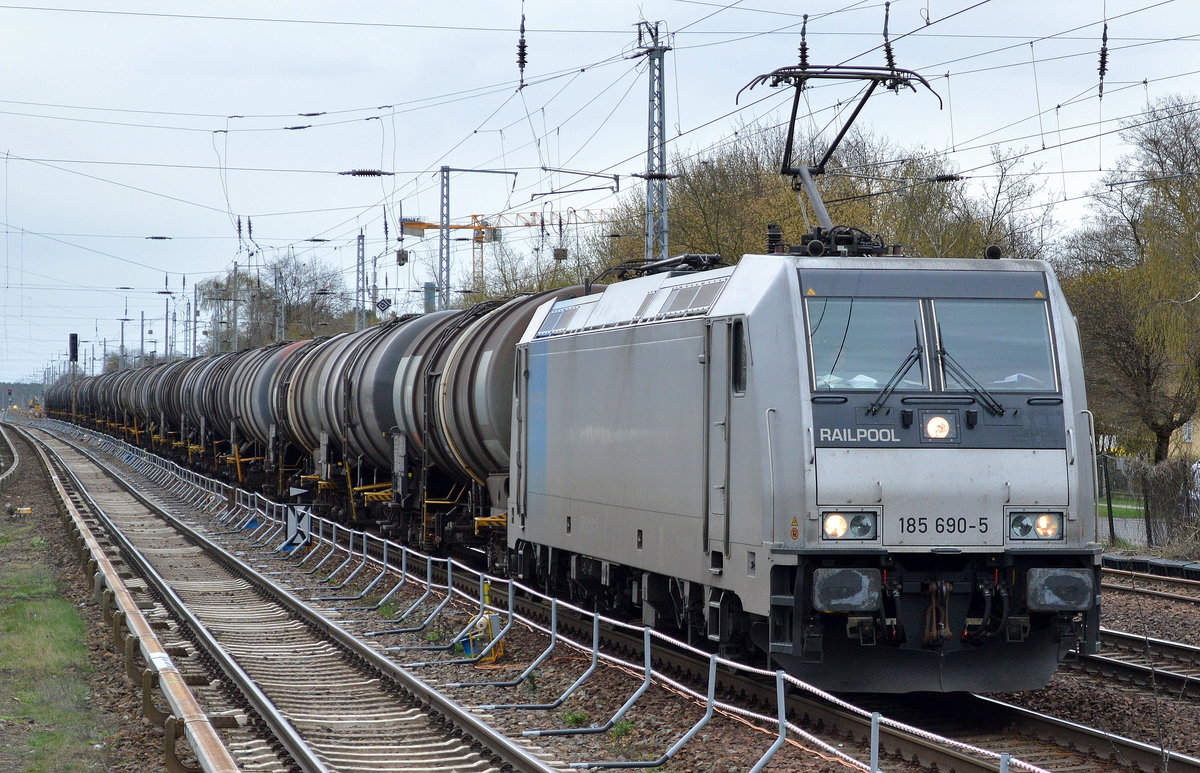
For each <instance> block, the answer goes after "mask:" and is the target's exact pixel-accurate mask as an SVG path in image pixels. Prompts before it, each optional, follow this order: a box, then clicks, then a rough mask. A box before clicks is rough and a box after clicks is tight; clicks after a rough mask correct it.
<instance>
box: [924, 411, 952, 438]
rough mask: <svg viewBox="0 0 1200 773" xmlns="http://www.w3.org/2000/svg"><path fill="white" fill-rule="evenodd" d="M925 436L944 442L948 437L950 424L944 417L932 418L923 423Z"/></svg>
mask: <svg viewBox="0 0 1200 773" xmlns="http://www.w3.org/2000/svg"><path fill="white" fill-rule="evenodd" d="M925 434H926V435H927V436H928V437H931V438H933V439H934V440H945V439H946V438H948V437H950V422H949V421H947V420H946V417H945V416H934V417H932V418H931V419H929V421H927V422H925Z"/></svg>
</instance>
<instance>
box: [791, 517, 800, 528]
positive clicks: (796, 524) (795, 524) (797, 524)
mask: <svg viewBox="0 0 1200 773" xmlns="http://www.w3.org/2000/svg"><path fill="white" fill-rule="evenodd" d="M792 525H793V526H799V525H800V522H799V521H797V520H796V519H795V518H793V519H792Z"/></svg>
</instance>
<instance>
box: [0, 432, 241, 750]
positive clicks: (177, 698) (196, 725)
mask: <svg viewBox="0 0 1200 773" xmlns="http://www.w3.org/2000/svg"><path fill="white" fill-rule="evenodd" d="M16 431H17V432H21V434H22V435H23V436H25V437H26V438H27V439H28V440H29V441H30V443H31V445H32V446H33V448H34V450H36V451H37V453H38V456H39V457H41V459H42V462H43V464H45V466H46V473H47V475H48V476H49V478H50V481H51V483H52V484H53V486H54V489H55V491H56V492H57V493H58V496H59V499H60V501H61V502H62V504H63V507H64V509H65V516H64V521H67V522H68V523H69V524H70V525H72V526H73V527H74V529H75V532H76V534H77V535H78V537H79V543H80V545H79V546H80V547H81V548H83V549H85V550H86V551H87V553H88V554H89V555H90V556H91V559H90V561H89V564H94V565H95V567H96V575H97V576H96V580H97V581H98V582H103V584H104V585H105V586H107V588H108V591H109V592H110V593H111V594H112V600H113V603H114V604H115V605H116V607H117V610H116V611H114V615H115V614H118V613H119V614H120V615H121V616H122V617H121V620H120V622H118V621H117V620H114V621H113V626H114V629H115V628H117V627H118V625H119V624H123V625H124V626H125V627H127V628H128V629H129V632H130V633H131V634H132V635H133V637H134V638H136V640H137V644H138V647H139V649H140V650H141V653H142V657H143V659H144V660H145V661H146V664H147V665H148V666H149V668H150V669H151V671H152V672H153V673H154V674H156V675H157V677H158V683H159V687H160V689H161V690H162V693H163V696H164V697H165V698H166V700H167V704H168V705H169V706H170V708H171V716H170V717H168V718H167V724H168V725H169V727H168V728H167V732H168V743H167V754H168V755H173V754H174V743H172V742H171V741H170V739H171V738H172V737H173V733H174V732H175V730H176V729H177V723H182V725H183V733H184V735H185V737H186V738H187V740H188V743H189V745H190V746H191V747H192V751H193V752H194V753H195V755H196V759H197V761H198V762H199V763H200V767H201V768H202V769H203V770H204V771H205V772H206V773H237V771H239V770H240V768H239V767H238V764H237V761H236V760H234V758H233V755H232V754H230V752H229V749H228V748H226V746H225V743H224V741H222V740H221V736H220V735H219V734H218V733H217V731H216V728H214V727H213V724H212V722H210V721H209V718H208V715H207V714H206V713H205V712H204V709H203V708H202V707H201V706H200V703H199V702H198V701H197V700H196V696H195V695H194V694H193V693H192V691H191V689H190V688H189V687H188V685H187V683H186V681H185V680H184V677H183V674H181V673H180V672H179V669H178V668H177V667H176V666H175V664H174V661H173V660H172V658H171V656H170V654H169V653H168V652H167V649H166V647H164V646H163V643H162V641H161V640H160V639H159V638H158V636H157V635H156V634H155V632H154V629H153V627H152V626H151V625H150V622H149V621H148V620H147V619H146V617H145V615H143V614H142V612H141V609H140V608H139V607H138V602H137V600H136V599H134V597H133V595H132V594H131V593H130V592H129V589H128V587H127V586H126V585H125V583H124V581H122V579H121V577H120V574H119V572H118V570H117V568H116V567H114V566H113V564H112V562H111V561H110V560H109V559H108V557H107V556H106V555H105V552H104V548H103V547H102V546H101V545H100V542H99V541H98V540H97V539H96V536H95V534H94V533H93V532H92V530H91V528H90V527H89V526H88V524H87V521H86V520H85V519H84V517H83V514H82V513H80V512H79V508H78V507H76V505H75V503H74V502H73V501H71V496H70V494H69V493H68V492H67V490H66V487H65V486H63V482H62V479H61V478H60V476H59V475H58V473H57V472H55V471H54V469H53V467H52V466H51V463H50V459H49V458H48V457H47V455H46V450H45V449H44V447H43V446H42V444H40V443H38V442H36V441H34V440H33V438H32V437H30V436H28V435H27V434H26V433H24V432H23V431H22V430H19V429H18V430H16ZM3 433H4V430H3V428H2V427H0V434H3ZM4 439H5V441H6V442H8V443H9V446H10V447H11V448H13V455H14V458H15V457H16V447H15V446H13V444H12V442H11V440H10V439H9V438H8V436H7V435H6V434H5V435H4ZM56 456H57V455H56ZM60 461H61V460H60ZM14 466H15V465H14ZM63 468H64V469H67V468H66V466H65V465H63ZM9 471H10V472H11V468H10V470H9ZM5 474H6V475H7V473H5ZM68 474H69V470H68ZM72 477H73V476H72ZM97 590H99V585H98V583H97ZM130 676H133V674H132V673H131V674H130Z"/></svg>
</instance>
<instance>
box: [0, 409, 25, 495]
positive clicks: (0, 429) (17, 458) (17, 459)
mask: <svg viewBox="0 0 1200 773" xmlns="http://www.w3.org/2000/svg"><path fill="white" fill-rule="evenodd" d="M0 437H3V438H4V442H5V444H7V445H8V449H9V450H10V451H12V464H10V465H8V469H6V470H5V471H4V472H3V473H0V485H2V484H3V483H4V481H5V480H7V479H8V476H9V475H12V474H13V473H14V472H16V470H17V465H18V464H20V463H21V455H20V454H19V453H18V452H17V447H16V445H14V444H13V442H12V438H10V437H9V436H8V433H7V432H6V431H5V430H4V425H3V424H0Z"/></svg>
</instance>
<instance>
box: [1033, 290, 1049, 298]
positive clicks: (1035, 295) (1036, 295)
mask: <svg viewBox="0 0 1200 773" xmlns="http://www.w3.org/2000/svg"><path fill="white" fill-rule="evenodd" d="M1033 297H1034V298H1045V297H1046V296H1044V295H1042V291H1041V290H1038V291H1037V292H1036V293H1034V294H1033Z"/></svg>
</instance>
